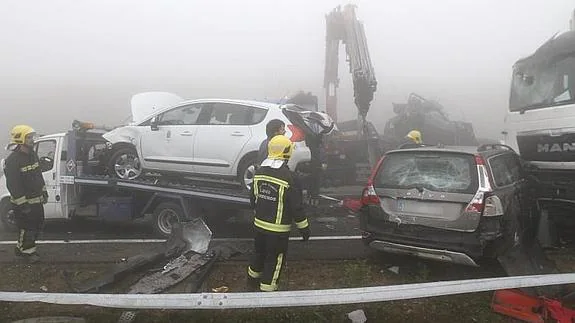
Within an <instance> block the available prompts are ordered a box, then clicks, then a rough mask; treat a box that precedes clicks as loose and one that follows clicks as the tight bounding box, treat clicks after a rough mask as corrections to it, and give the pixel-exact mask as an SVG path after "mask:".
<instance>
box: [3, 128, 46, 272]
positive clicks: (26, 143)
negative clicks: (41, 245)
mask: <svg viewBox="0 0 575 323" xmlns="http://www.w3.org/2000/svg"><path fill="white" fill-rule="evenodd" d="M35 135H36V132H35V131H34V129H32V127H30V126H26V125H19V126H15V127H14V128H13V129H12V131H11V132H10V145H9V146H8V148H9V149H10V150H12V153H10V156H8V158H6V160H5V162H4V174H5V176H6V186H7V188H8V191H9V192H10V202H11V203H12V210H13V211H14V220H15V222H16V226H17V228H18V230H19V233H20V234H19V236H18V242H17V245H16V249H15V254H16V256H18V257H22V258H23V259H25V260H27V261H28V262H37V261H38V260H40V258H39V256H38V253H37V252H36V239H37V238H38V234H39V233H40V230H41V228H42V226H43V224H44V205H43V204H44V203H46V202H47V200H48V194H47V192H46V186H45V183H44V178H43V177H42V171H41V168H40V161H39V160H38V155H37V154H36V152H35V151H34V136H35Z"/></svg>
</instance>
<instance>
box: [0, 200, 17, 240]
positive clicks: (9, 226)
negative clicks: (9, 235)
mask: <svg viewBox="0 0 575 323" xmlns="http://www.w3.org/2000/svg"><path fill="white" fill-rule="evenodd" d="M0 220H1V221H2V226H3V228H4V230H5V231H10V232H16V231H18V227H17V226H16V219H15V218H14V211H13V210H12V203H10V201H9V200H8V199H4V200H2V201H1V202H0Z"/></svg>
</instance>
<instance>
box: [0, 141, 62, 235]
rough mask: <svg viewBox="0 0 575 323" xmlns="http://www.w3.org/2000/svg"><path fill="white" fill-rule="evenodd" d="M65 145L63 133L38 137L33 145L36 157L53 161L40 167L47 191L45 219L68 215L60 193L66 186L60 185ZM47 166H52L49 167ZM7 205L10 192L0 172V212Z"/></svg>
mask: <svg viewBox="0 0 575 323" xmlns="http://www.w3.org/2000/svg"><path fill="white" fill-rule="evenodd" d="M66 145H67V143H66V134H65V133H58V134H53V135H49V136H43V137H40V139H38V140H37V141H36V144H35V145H34V150H35V151H36V153H37V154H38V157H40V158H42V157H45V158H46V157H47V158H49V160H52V161H53V162H52V163H50V164H51V165H48V164H46V163H44V165H43V166H44V169H42V175H43V177H44V181H45V182H46V189H47V191H48V202H47V203H46V205H45V206H44V214H45V217H46V219H65V218H67V217H68V204H67V203H62V195H63V194H66V186H65V185H64V186H63V185H61V184H62V183H61V178H60V176H61V174H63V172H62V168H64V167H65V165H64V163H63V162H62V158H60V157H61V155H62V153H61V152H62V151H65V148H64V147H66ZM47 165H48V166H47ZM2 166H4V161H2ZM49 166H52V167H51V168H49ZM65 200H66V199H64V201H65ZM8 207H10V192H9V191H8V188H7V187H6V178H5V176H4V174H3V173H2V176H1V177H0V212H2V210H4V209H5V208H8ZM5 225H6V224H5Z"/></svg>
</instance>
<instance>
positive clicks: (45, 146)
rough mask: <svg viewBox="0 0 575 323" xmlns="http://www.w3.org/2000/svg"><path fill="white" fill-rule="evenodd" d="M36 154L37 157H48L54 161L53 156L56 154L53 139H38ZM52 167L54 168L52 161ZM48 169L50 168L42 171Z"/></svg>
mask: <svg viewBox="0 0 575 323" xmlns="http://www.w3.org/2000/svg"><path fill="white" fill-rule="evenodd" d="M36 154H38V158H42V157H48V158H50V159H51V160H53V161H55V158H54V157H55V155H56V141H55V140H47V141H40V142H39V143H37V144H36ZM48 167H50V166H48ZM52 168H54V163H53V162H52ZM48 170H50V169H45V170H44V171H48Z"/></svg>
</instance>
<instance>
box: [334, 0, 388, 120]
mask: <svg viewBox="0 0 575 323" xmlns="http://www.w3.org/2000/svg"><path fill="white" fill-rule="evenodd" d="M326 22H327V26H326V49H325V72H324V88H325V91H326V110H327V113H328V114H329V115H330V116H331V117H332V119H333V120H334V121H336V122H337V88H338V86H339V78H338V64H339V44H340V41H341V42H342V43H343V44H345V51H346V54H347V61H348V62H349V68H350V73H351V74H352V79H353V92H354V98H355V104H356V106H357V109H358V112H359V116H360V118H361V120H360V121H362V123H364V122H365V118H366V116H367V113H368V111H369V107H370V104H371V101H372V100H373V95H374V93H375V91H376V89H377V81H376V79H375V73H374V70H373V66H372V64H371V58H370V56H369V50H368V48H367V39H366V37H365V31H364V28H363V24H362V23H361V22H360V21H358V20H357V17H356V15H355V6H354V5H346V6H345V7H344V8H343V10H341V7H337V8H335V9H334V10H333V11H332V12H330V13H329V14H328V15H327V16H326Z"/></svg>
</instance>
